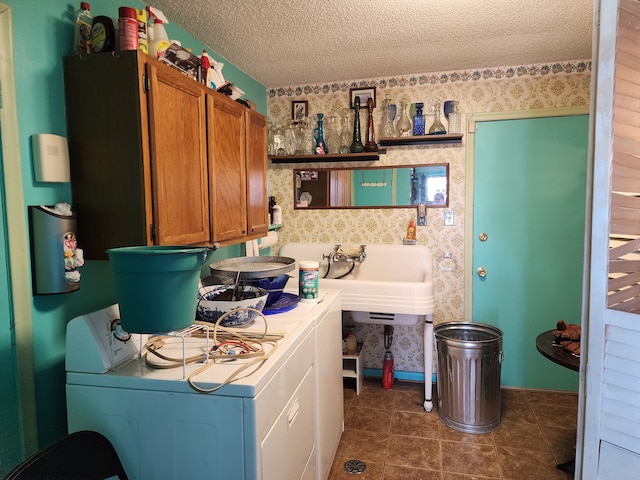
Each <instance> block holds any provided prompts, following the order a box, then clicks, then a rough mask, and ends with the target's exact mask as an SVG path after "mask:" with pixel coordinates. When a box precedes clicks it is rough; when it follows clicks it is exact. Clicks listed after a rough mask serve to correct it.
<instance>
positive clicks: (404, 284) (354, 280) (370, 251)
mask: <svg viewBox="0 0 640 480" xmlns="http://www.w3.org/2000/svg"><path fill="white" fill-rule="evenodd" d="M335 247H336V245H335V244H332V243H285V244H284V245H282V247H281V248H280V252H279V255H280V256H284V257H290V258H294V259H295V260H296V261H300V260H317V261H318V262H319V263H320V280H319V288H320V289H323V288H326V289H339V290H340V291H341V296H342V309H343V310H350V311H352V312H353V314H352V316H353V318H354V320H355V321H356V322H360V323H377V324H385V325H415V324H417V323H418V322H419V321H421V319H422V321H424V318H423V317H422V318H421V316H424V315H429V314H432V313H433V312H434V310H435V298H434V289H433V256H432V253H431V250H430V249H429V248H428V247H425V246H421V245H386V244H369V245H366V247H365V253H366V257H365V259H364V261H362V262H357V261H355V262H354V261H337V262H334V261H330V260H329V259H328V258H327V256H329V255H330V254H331V252H333V251H334V249H335ZM358 249H359V245H354V246H346V245H342V246H341V248H340V251H342V252H344V253H347V254H348V253H352V252H353V253H355V252H357V251H358ZM297 274H298V272H297V269H296V270H295V271H294V272H292V278H291V279H290V280H289V283H288V285H287V286H288V287H289V288H291V287H295V286H296V285H297V282H298V279H297ZM325 277H326V278H325Z"/></svg>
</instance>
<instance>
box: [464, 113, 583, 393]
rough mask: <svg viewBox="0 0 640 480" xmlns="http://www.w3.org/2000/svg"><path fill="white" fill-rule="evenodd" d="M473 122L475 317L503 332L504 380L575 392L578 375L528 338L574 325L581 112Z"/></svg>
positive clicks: (579, 253)
mask: <svg viewBox="0 0 640 480" xmlns="http://www.w3.org/2000/svg"><path fill="white" fill-rule="evenodd" d="M476 126H477V130H476V132H475V146H474V177H473V190H474V194H473V271H472V272H470V274H472V275H473V281H472V289H473V292H472V294H473V299H472V304H473V307H472V310H473V311H472V315H473V321H475V322H481V323H487V324H490V325H494V326H496V327H498V328H500V329H501V330H502V331H503V333H504V338H503V348H504V361H503V364H502V385H504V386H511V387H525V388H542V389H553V390H577V388H578V374H577V373H576V372H573V371H570V370H567V369H565V368H563V367H561V366H558V365H556V364H554V363H552V362H550V361H549V360H547V359H546V358H544V357H543V356H542V355H540V353H538V352H537V350H536V346H535V339H536V336H537V335H538V334H539V333H541V332H543V331H545V330H551V329H554V328H555V325H556V322H557V321H558V320H560V319H563V320H564V321H565V322H566V323H580V316H581V301H582V268H583V252H584V229H585V223H584V222H585V196H586V170H587V146H588V116H587V115H580V116H566V117H545V118H532V119H518V120H500V121H487V122H478V123H476ZM481 269H484V272H486V274H483V271H482V270H481ZM483 275H484V276H483Z"/></svg>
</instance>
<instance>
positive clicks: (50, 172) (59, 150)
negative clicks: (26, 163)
mask: <svg viewBox="0 0 640 480" xmlns="http://www.w3.org/2000/svg"><path fill="white" fill-rule="evenodd" d="M31 147H32V149H33V170H34V172H35V179H36V182H59V183H68V182H70V181H71V172H70V169H69V146H68V144H67V139H66V138H65V137H61V136H60V135H54V134H51V133H39V134H35V135H31Z"/></svg>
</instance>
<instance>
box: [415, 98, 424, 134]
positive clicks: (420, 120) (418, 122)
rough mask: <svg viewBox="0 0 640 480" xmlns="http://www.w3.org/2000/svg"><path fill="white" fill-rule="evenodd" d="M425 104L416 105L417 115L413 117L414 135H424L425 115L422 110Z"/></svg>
mask: <svg viewBox="0 0 640 480" xmlns="http://www.w3.org/2000/svg"><path fill="white" fill-rule="evenodd" d="M423 107H424V103H416V114H415V115H414V116H413V134H414V135H424V115H423V114H422V108H423Z"/></svg>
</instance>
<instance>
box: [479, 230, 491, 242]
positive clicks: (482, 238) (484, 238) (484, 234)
mask: <svg viewBox="0 0 640 480" xmlns="http://www.w3.org/2000/svg"><path fill="white" fill-rule="evenodd" d="M488 239H489V235H487V234H486V233H484V232H482V233H481V234H480V235H478V240H480V241H481V242H486V241H487V240H488Z"/></svg>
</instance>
